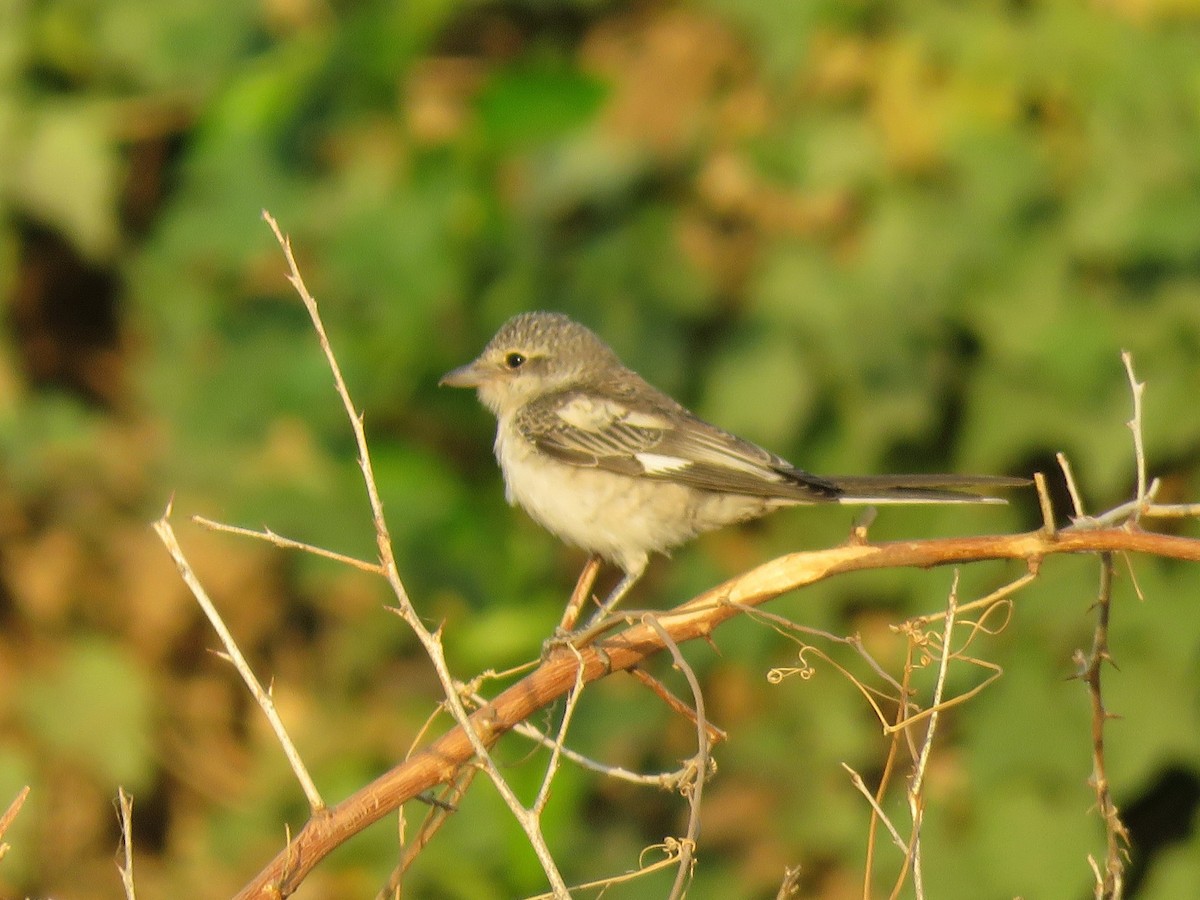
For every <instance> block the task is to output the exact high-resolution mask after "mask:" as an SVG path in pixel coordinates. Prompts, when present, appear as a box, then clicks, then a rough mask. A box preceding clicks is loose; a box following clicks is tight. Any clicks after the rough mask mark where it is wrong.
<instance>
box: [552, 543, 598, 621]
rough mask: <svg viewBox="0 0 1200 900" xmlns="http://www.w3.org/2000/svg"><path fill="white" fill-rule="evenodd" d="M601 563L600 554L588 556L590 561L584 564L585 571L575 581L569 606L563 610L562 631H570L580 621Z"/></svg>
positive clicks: (568, 602)
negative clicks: (580, 615)
mask: <svg viewBox="0 0 1200 900" xmlns="http://www.w3.org/2000/svg"><path fill="white" fill-rule="evenodd" d="M600 565H601V560H600V557H599V556H596V555H595V554H592V555H591V556H589V557H588V561H587V562H586V563H585V564H584V566H583V571H582V572H580V573H579V581H577V582H576V583H575V590H573V591H571V599H570V600H568V601H567V608H566V610H564V611H563V617H562V622H561V623H559V626H558V630H559V632H560V633H562V634H566V633H568V632H569V631H570V630H571V629H572V628H574V627H575V623H576V622H578V621H579V614H580V613H581V612H583V604H585V603H586V602H587V599H588V597H589V596H590V595H591V593H592V585H594V584H595V583H596V575H597V574H598V573H599V571H600Z"/></svg>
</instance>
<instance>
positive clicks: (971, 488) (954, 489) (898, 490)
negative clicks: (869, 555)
mask: <svg viewBox="0 0 1200 900" xmlns="http://www.w3.org/2000/svg"><path fill="white" fill-rule="evenodd" d="M825 480H826V481H829V482H830V483H832V484H833V485H834V487H836V488H837V489H838V490H839V491H841V493H840V494H839V495H838V496H837V497H836V498H835V499H836V502H838V503H847V504H873V503H1006V502H1007V501H1006V500H1004V499H1003V498H1002V497H996V496H993V494H994V493H995V492H996V491H999V490H1004V489H1006V488H1015V487H1024V486H1026V485H1028V484H1030V483H1031V482H1030V480H1029V479H1028V478H1009V477H1008V476H1005V475H836V476H832V477H826V479H825Z"/></svg>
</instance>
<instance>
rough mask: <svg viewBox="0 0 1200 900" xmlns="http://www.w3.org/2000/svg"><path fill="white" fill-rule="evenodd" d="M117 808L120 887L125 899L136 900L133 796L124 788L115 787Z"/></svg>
mask: <svg viewBox="0 0 1200 900" xmlns="http://www.w3.org/2000/svg"><path fill="white" fill-rule="evenodd" d="M117 808H118V811H119V819H120V823H121V849H122V857H123V861H122V862H120V863H118V864H117V871H118V872H120V873H121V887H122V888H123V889H124V891H125V900H137V891H136V890H134V887H133V797H131V796H130V795H129V794H128V793H126V792H125V788H123V787H121V788H117Z"/></svg>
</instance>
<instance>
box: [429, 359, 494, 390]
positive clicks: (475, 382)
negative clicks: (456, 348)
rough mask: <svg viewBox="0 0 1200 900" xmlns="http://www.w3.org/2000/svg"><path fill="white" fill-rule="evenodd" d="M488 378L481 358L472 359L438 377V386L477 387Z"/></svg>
mask: <svg viewBox="0 0 1200 900" xmlns="http://www.w3.org/2000/svg"><path fill="white" fill-rule="evenodd" d="M486 378H487V373H486V372H485V371H484V367H483V366H482V365H480V362H479V360H477V359H476V360H472V361H471V362H469V363H467V364H466V365H465V366H459V367H458V368H457V369H452V370H451V371H449V372H447V373H446V374H445V375H443V376H442V377H441V378H440V379H438V387H457V388H476V387H479V385H481V384H482V383H483V382H484V380H485V379H486Z"/></svg>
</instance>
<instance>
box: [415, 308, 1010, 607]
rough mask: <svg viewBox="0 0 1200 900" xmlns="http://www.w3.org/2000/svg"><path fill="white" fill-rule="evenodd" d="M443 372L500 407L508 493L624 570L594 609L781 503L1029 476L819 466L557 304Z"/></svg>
mask: <svg viewBox="0 0 1200 900" xmlns="http://www.w3.org/2000/svg"><path fill="white" fill-rule="evenodd" d="M439 383H440V384H443V385H448V386H450V387H464V388H475V389H476V390H477V391H478V393H479V399H480V401H482V403H483V405H484V406H486V407H487V408H488V409H490V410H491V411H492V412H493V413H494V414H495V416H496V420H497V428H496V444H495V450H496V459H497V460H498V461H499V463H500V468H501V470H502V471H503V473H504V482H505V485H506V488H507V490H506V493H507V497H508V502H509V503H511V504H516V505H519V506H521V507H522V508H523V509H524V510H525V511H526V512H527V513H529V515H530V516H531V517H532V518H533V519H534V521H536V522H537V523H538V524H540V525H542V526H543V527H544V528H546V529H547V530H548V531H550V532H552V533H553V534H555V535H557V536H558V537H559V538H561V539H562V540H563V541H566V542H567V543H569V544H573V545H575V546H577V547H581V548H582V549H584V550H586V551H588V552H589V553H591V554H593V555H596V556H599V557H601V558H602V559H604V560H607V561H608V562H610V563H613V564H615V565H616V566H618V567H619V568H620V569H621V571H622V572H623V573H624V577H623V578H622V579H621V581H620V582H619V583H618V584H617V586H616V587H615V588H614V589H613V591H612V593H611V594H609V596H608V598H607V599H606V600H605V601H604V603H603V604H602V606H601V609H600V611H599V613H597V615H596V619H599V618H601V617H603V616H604V615H605V614H607V613H608V612H609V611H610V610H611V609H612V608H613V607H614V606H616V604H617V603H618V602H619V601H620V600H621V598H622V597H624V596H625V594H626V593H628V591H629V589H630V588H631V587H632V586H633V585H634V583H635V582H636V581H637V580H638V579H639V578H640V577H641V575H642V573H643V572H644V571H645V569H646V565H647V563H648V562H649V559H650V554H651V553H666V552H667V551H669V550H671V549H672V548H674V547H677V546H679V545H680V544H682V543H684V542H685V541H688V540H690V539H691V538H693V537H695V536H696V535H698V534H701V533H703V532H706V531H711V530H713V529H716V528H720V527H722V526H724V525H730V524H732V523H734V522H744V521H746V520H748V519H754V518H757V517H759V516H761V515H763V514H765V513H768V512H770V511H771V510H773V509H777V508H778V507H781V506H794V505H798V504H809V503H846V504H865V505H872V504H881V503H1003V502H1004V501H1003V500H1000V499H998V498H995V497H990V496H985V495H983V494H982V493H980V492H982V491H989V490H992V489H995V488H1003V487H1012V486H1016V485H1021V484H1027V483H1028V482H1027V481H1025V480H1024V479H1019V478H1005V477H999V476H957V475H888V476H879V477H875V476H847V477H833V478H824V477H820V476H817V475H811V474H809V473H808V472H805V471H803V470H801V469H797V468H796V467H795V466H793V465H792V464H791V463H789V462H788V461H787V460H785V459H783V458H781V457H779V456H776V455H775V454H774V453H771V452H769V451H767V450H764V449H763V448H762V447H759V446H757V445H756V444H752V443H750V442H749V441H746V440H743V439H742V438H739V437H737V436H736V435H733V434H730V433H729V432H727V431H723V430H722V429H720V428H717V427H716V426H715V425H710V424H709V423H708V422H705V421H704V420H703V419H700V418H699V417H697V416H695V415H694V414H693V413H691V412H689V411H688V410H687V409H685V408H684V407H683V406H681V405H680V404H679V403H676V402H675V401H674V400H672V399H671V398H670V397H669V396H667V395H666V394H664V393H663V392H662V391H660V390H658V389H657V388H655V387H653V386H651V385H650V384H648V383H647V382H646V381H645V380H644V379H643V378H642V377H641V376H640V375H638V374H637V373H636V372H634V371H632V370H631V369H628V368H626V367H625V366H624V365H622V363H621V361H620V359H618V358H617V355H616V353H614V352H613V350H612V349H611V348H610V347H609V346H608V345H607V344H605V343H604V342H603V341H602V340H600V338H598V337H597V336H596V335H595V334H594V333H592V332H591V331H590V330H589V329H587V328H585V327H584V326H583V325H580V324H579V323H578V322H575V321H573V320H572V319H570V318H568V317H567V316H564V315H561V314H559V313H550V312H528V313H521V314H520V315H517V316H514V317H513V318H511V319H509V320H508V321H507V322H505V323H504V325H502V326H501V327H500V330H499V331H498V332H496V335H495V336H494V337H493V338H492V339H491V341H489V342H488V345H487V346H486V347H484V348H483V352H482V353H480V354H479V356H478V357H477V358H476V359H475V360H473V361H472V362H469V363H467V364H466V365H465V366H461V367H459V368H457V369H454V370H453V371H451V372H447V373H446V374H445V375H444V376H442V379H441V381H440V382H439ZM593 621H595V619H594V620H593Z"/></svg>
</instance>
